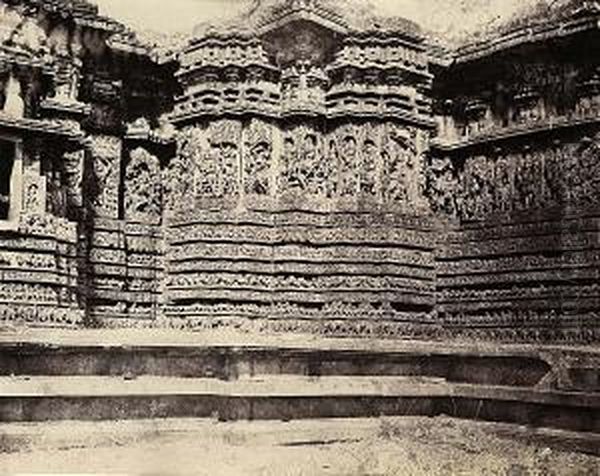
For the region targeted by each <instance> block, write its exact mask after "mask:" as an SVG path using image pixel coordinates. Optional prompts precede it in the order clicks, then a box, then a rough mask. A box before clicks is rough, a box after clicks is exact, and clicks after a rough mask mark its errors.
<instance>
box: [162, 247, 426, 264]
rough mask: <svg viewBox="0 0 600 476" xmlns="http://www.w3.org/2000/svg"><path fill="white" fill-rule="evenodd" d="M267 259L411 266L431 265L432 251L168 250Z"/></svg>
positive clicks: (182, 255)
mask: <svg viewBox="0 0 600 476" xmlns="http://www.w3.org/2000/svg"><path fill="white" fill-rule="evenodd" d="M211 258H212V259H220V260H230V261H238V260H254V259H258V260H268V261H275V262H285V261H295V262H320V263H322V262H332V261H334V262H350V263H361V262H378V263H397V264H404V265H414V266H431V267H433V266H434V257H433V253H428V252H424V251H417V250H406V249H397V248H372V247H357V246H336V247H329V248H316V247H308V246H296V245H289V246H285V245H284V246H265V245H234V244H210V245H205V244H197V243H195V244H190V245H186V246H184V245H178V246H173V247H172V248H171V250H170V253H169V259H170V260H171V261H182V260H192V259H194V260H199V259H211Z"/></svg>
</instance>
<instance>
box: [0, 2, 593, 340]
mask: <svg viewBox="0 0 600 476" xmlns="http://www.w3.org/2000/svg"><path fill="white" fill-rule="evenodd" d="M46 3H49V2H38V1H33V0H20V1H17V0H15V1H12V2H10V4H11V6H10V7H8V6H0V8H2V9H3V10H2V12H3V13H5V14H3V16H2V17H0V52H1V53H2V55H0V86H1V88H2V94H1V95H0V99H1V100H0V106H1V108H2V109H1V111H0V141H4V142H3V143H6V144H8V145H9V146H10V147H7V148H6V150H7V151H9V155H11V156H10V160H9V161H8V162H7V163H9V164H14V165H11V167H9V168H10V169H11V172H10V173H11V177H10V180H8V178H7V180H5V181H4V182H3V183H6V184H8V183H9V182H10V192H11V193H10V194H4V193H0V196H2V197H4V196H5V195H6V198H2V200H5V201H8V202H10V207H8V208H10V210H11V213H12V215H11V216H10V217H9V218H11V217H12V218H13V219H12V220H11V219H7V220H0V248H1V249H0V268H1V269H0V270H1V277H0V321H1V322H2V323H7V324H10V325H18V324H19V323H25V324H26V325H49V324H51V325H56V326H110V327H154V326H166V327H172V328H178V329H215V328H217V329H218V328H231V329H238V330H244V331H248V332H264V331H269V332H271V331H273V332H303V333H314V334H319V335H324V336H353V337H385V338H423V339H456V338H458V339H492V340H508V341H511V342H514V341H524V342H541V343H548V342H564V343H584V342H586V343H590V342H598V340H600V326H599V324H598V312H599V309H600V295H598V286H597V284H596V282H597V279H598V272H599V269H600V261H599V257H598V251H599V250H600V248H599V247H600V242H599V241H598V236H600V235H599V234H598V226H599V223H598V221H599V219H598V216H597V215H598V209H599V205H600V143H599V141H600V123H599V122H598V114H599V113H600V109H599V107H600V106H599V104H600V100H599V98H600V79H599V76H600V73H599V72H600V66H599V65H598V64H597V58H598V55H597V54H596V53H597V52H596V51H595V49H594V48H595V46H594V47H593V48H592V47H590V48H583V46H582V45H584V44H586V45H590V44H595V43H594V42H593V41H594V40H597V39H599V38H597V33H596V25H597V23H598V20H599V19H600V16H599V14H598V9H594V8H592V7H590V6H589V5H587V4H586V6H585V7H582V8H575V9H574V8H571V7H569V8H566V9H565V11H564V12H563V13H561V15H559V16H558V17H557V18H556V19H551V20H544V19H531V22H532V23H527V21H525V23H524V25H527V26H524V27H523V30H522V31H523V32H525V31H527V32H528V33H527V35H516V34H514V31H512V30H511V31H507V33H506V34H505V33H503V31H499V32H498V33H497V35H496V36H495V37H494V38H491V39H489V40H487V41H485V40H482V41H478V42H476V43H471V44H466V45H463V46H461V47H459V48H458V49H455V50H448V51H445V52H444V53H443V55H444V57H440V56H439V49H432V48H430V47H429V43H428V41H427V38H426V37H425V36H424V35H423V34H422V32H420V30H419V28H418V27H417V26H416V25H414V24H413V23H411V22H408V21H406V20H402V19H378V18H360V19H357V18H353V17H352V15H346V14H340V13H339V12H335V11H333V10H332V9H331V8H330V4H329V3H328V2H324V1H322V0H305V1H302V2H299V1H294V0H285V1H282V2H279V4H278V5H275V6H266V7H265V6H263V7H261V8H259V9H258V10H257V11H255V12H253V13H251V14H249V15H247V16H244V17H243V18H241V19H240V20H239V21H238V22H237V23H236V22H235V21H233V22H232V23H231V24H230V25H228V26H225V25H216V26H206V25H205V26H200V27H198V28H197V29H196V31H195V33H194V37H193V38H192V39H190V41H189V42H187V43H186V44H185V45H184V46H183V47H182V48H181V49H180V50H179V51H177V52H175V53H174V54H172V55H167V56H164V55H158V54H157V53H156V51H154V50H152V49H151V48H149V47H147V46H145V45H143V44H142V43H140V42H139V41H138V40H137V38H136V37H135V35H134V34H133V33H131V32H130V31H129V30H128V29H127V28H126V27H124V26H123V25H120V24H118V23H117V22H114V21H112V20H110V19H107V18H104V17H102V16H100V15H99V14H98V11H97V9H96V8H95V7H93V6H91V5H89V4H87V3H86V2H83V1H82V2H76V4H77V6H75V3H73V2H69V1H66V0H65V1H62V0H59V1H57V2H53V4H56V5H55V6H54V7H52V8H50V6H48V5H46ZM272 3H273V2H272ZM275 3H277V2H275ZM592 3H593V2H592ZM328 5H329V6H328ZM55 8H57V9H59V10H60V12H61V15H60V19H58V18H57V17H56V15H55V13H56V12H55V10H54V9H55ZM575 27H576V28H575ZM519 31H520V30H519ZM565 32H569V33H568V34H566V33H565ZM94 38H96V40H97V41H96V40H94ZM101 38H102V39H101ZM523 38H528V39H529V40H528V41H524V40H523ZM534 40H536V41H534ZM538 40H539V41H538ZM92 43H93V44H92ZM492 45H496V46H495V47H492ZM576 51H577V52H581V51H584V52H586V53H585V54H586V55H588V56H585V55H583V56H585V57H582V55H581V54H579V53H578V54H574V52H576ZM508 53H510V55H511V56H510V60H507V59H506V58H507V57H506V56H504V55H505V54H508ZM559 53H560V54H559ZM108 55H112V57H113V58H114V59H115V60H114V61H107V60H106V58H107V57H108ZM436 124H437V125H436ZM3 150H4V148H3ZM3 153H4V152H3ZM0 178H2V177H0ZM5 178H6V177H5ZM9 215H10V213H9Z"/></svg>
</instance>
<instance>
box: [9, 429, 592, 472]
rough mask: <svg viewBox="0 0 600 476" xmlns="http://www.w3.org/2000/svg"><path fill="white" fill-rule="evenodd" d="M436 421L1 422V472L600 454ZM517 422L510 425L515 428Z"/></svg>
mask: <svg viewBox="0 0 600 476" xmlns="http://www.w3.org/2000/svg"><path fill="white" fill-rule="evenodd" d="M506 428H507V427H506V425H495V424H489V423H475V422H467V421H460V420H455V419H450V418H446V417H439V418H433V419H430V418H382V419H353V420H318V421H294V422H287V423H286V422H234V423H217V422H215V421H209V420H162V421H161V420H154V421H139V422H104V423H89V422H59V423H42V424H23V425H15V424H7V425H0V451H1V453H0V474H3V475H12V474H32V473H40V474H61V475H70V474H86V475H89V474H103V475H104V474H111V475H114V474H119V475H134V474H135V475H148V476H154V475H156V476H158V475H188V474H189V475H192V474H193V475H210V476H217V475H253V476H254V475H256V476H259V475H260V476H267V475H268V476H315V475H336V476H340V475H344V476H355V475H356V476H359V475H361V476H362V475H365V476H388V475H389V476H405V475H408V476H411V475H415V476H416V475H419V476H420V475H423V476H430V475H433V476H435V475H490V476H492V475H502V476H504V475H510V476H525V475H528V476H529V475H532V476H533V475H540V476H542V475H543V476H548V475H573V476H575V475H589V476H596V475H598V474H600V458H599V457H597V456H592V455H587V454H583V453H577V452H570V451H568V450H567V451H565V449H564V448H561V449H557V447H556V446H554V448H553V449H551V448H550V447H548V446H547V445H545V444H543V443H541V442H540V441H539V438H535V437H531V438H530V437H528V436H527V430H525V429H521V430H524V433H523V431H522V432H521V437H519V438H514V437H512V436H510V435H509V436H507V435H506V433H507V431H508V432H510V431H512V430H510V428H509V430H506ZM515 428H516V427H515Z"/></svg>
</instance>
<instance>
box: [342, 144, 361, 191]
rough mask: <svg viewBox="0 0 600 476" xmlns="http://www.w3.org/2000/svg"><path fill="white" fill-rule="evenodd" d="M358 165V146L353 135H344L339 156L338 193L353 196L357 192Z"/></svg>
mask: <svg viewBox="0 0 600 476" xmlns="http://www.w3.org/2000/svg"><path fill="white" fill-rule="evenodd" d="M357 166H358V146H357V144H356V139H355V138H354V137H353V136H346V137H345V138H344V142H343V144H342V154H341V156H340V195H341V196H342V197H354V196H356V194H357V192H358V180H357V177H356V174H357V170H356V168H357Z"/></svg>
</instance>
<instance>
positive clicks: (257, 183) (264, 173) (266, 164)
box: [245, 141, 271, 195]
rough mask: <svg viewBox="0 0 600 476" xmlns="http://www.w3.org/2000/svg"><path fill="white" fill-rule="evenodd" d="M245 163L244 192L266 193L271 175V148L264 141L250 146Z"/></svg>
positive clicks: (253, 193)
mask: <svg viewBox="0 0 600 476" xmlns="http://www.w3.org/2000/svg"><path fill="white" fill-rule="evenodd" d="M248 160H249V163H247V164H246V175H247V179H246V187H245V193H247V194H250V195H268V194H269V183H270V176H271V163H270V162H271V148H270V146H269V144H267V143H266V142H262V141H261V142H258V143H256V144H254V145H253V146H252V148H251V149H250V151H249V156H248Z"/></svg>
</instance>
